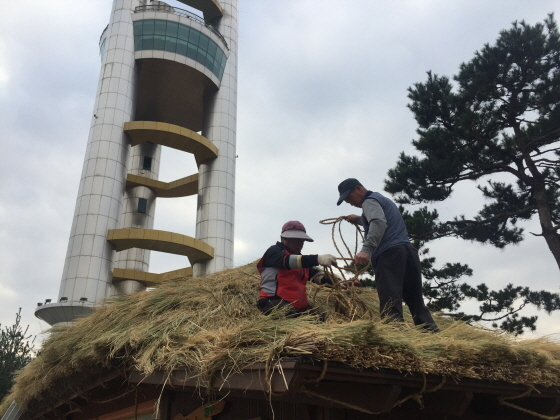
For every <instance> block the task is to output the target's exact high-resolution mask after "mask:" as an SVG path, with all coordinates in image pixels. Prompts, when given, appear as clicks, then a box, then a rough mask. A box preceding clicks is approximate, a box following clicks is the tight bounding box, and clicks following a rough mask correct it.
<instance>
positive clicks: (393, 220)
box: [337, 178, 439, 332]
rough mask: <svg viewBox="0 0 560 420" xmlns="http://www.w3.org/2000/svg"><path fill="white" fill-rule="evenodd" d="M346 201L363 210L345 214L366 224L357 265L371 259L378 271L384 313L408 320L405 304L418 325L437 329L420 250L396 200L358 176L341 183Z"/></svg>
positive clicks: (350, 219) (342, 195) (339, 189)
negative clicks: (425, 295) (426, 297)
mask: <svg viewBox="0 0 560 420" xmlns="http://www.w3.org/2000/svg"><path fill="white" fill-rule="evenodd" d="M338 192H339V194H340V197H339V199H338V202H337V205H340V203H342V202H343V201H345V202H346V203H348V204H350V205H352V206H354V207H358V208H361V209H362V215H361V216H358V215H357V214H351V215H348V216H345V217H344V218H345V220H347V221H348V222H350V223H353V224H358V223H360V224H361V225H362V226H363V227H364V231H365V240H364V243H363V246H362V249H361V251H360V252H358V253H357V254H356V256H355V257H354V263H355V264H356V265H362V266H363V265H366V264H367V263H369V262H370V261H371V265H372V266H373V268H374V270H375V280H376V282H377V293H378V295H379V304H380V308H381V315H382V316H384V317H387V318H389V319H390V320H392V321H401V322H402V321H404V318H403V308H402V303H403V300H404V302H405V303H406V304H407V305H408V308H409V309H410V313H411V314H412V318H413V319H414V324H416V325H422V326H423V327H424V328H426V329H429V330H431V331H434V332H438V331H439V329H438V327H437V325H436V323H435V322H434V320H433V318H432V316H431V315H430V312H429V311H428V308H426V305H425V304H424V299H423V297H422V272H421V267H420V258H419V256H418V251H417V250H416V248H414V246H412V244H411V243H410V240H409V239H408V233H407V231H406V226H405V224H404V220H403V218H402V215H401V213H400V211H399V209H398V207H397V206H396V205H395V203H394V202H393V201H391V200H390V199H388V198H386V197H384V196H383V195H381V194H379V193H377V192H372V191H369V190H367V189H366V188H364V186H363V185H362V184H361V183H360V182H359V181H358V180H357V179H355V178H348V179H346V180H344V181H342V182H341V183H340V184H339V186H338Z"/></svg>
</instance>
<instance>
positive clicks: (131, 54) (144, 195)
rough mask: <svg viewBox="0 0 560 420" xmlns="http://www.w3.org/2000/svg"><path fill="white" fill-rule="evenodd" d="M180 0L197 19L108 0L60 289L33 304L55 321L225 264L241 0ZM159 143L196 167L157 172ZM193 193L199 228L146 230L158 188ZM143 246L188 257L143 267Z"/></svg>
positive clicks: (167, 194)
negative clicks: (170, 176) (164, 267)
mask: <svg viewBox="0 0 560 420" xmlns="http://www.w3.org/2000/svg"><path fill="white" fill-rule="evenodd" d="M180 1H181V2H183V3H185V4H187V5H188V6H191V7H193V8H194V9H197V10H199V11H201V12H202V14H203V16H204V18H201V17H199V16H197V15H196V14H193V13H191V12H189V11H186V10H183V9H179V8H175V7H171V6H169V5H168V4H166V3H163V2H159V1H152V2H147V1H146V0H114V1H113V7H112V11H111V17H110V19H109V24H108V26H107V28H106V29H105V31H104V32H103V34H102V36H101V40H100V49H101V73H100V77H99V85H98V89H97V97H96V101H95V107H94V112H93V117H92V124H91V129H90V134H89V139H88V146H87V149H86V156H85V160H84V167H83V171H82V177H81V181H80V188H79V192H78V199H77V203H76V210H75V213H74V220H73V224H72V228H71V233H70V241H69V244H68V251H67V256H66V261H65V265H64V271H63V275H62V281H61V285H60V291H59V296H58V299H57V301H55V302H51V301H50V300H47V301H46V302H45V304H42V305H39V306H38V307H37V309H36V310H35V315H36V316H37V317H38V318H40V319H43V320H44V321H46V322H48V323H49V324H51V325H55V324H58V323H63V322H71V321H73V320H74V319H75V318H76V317H78V316H80V315H86V314H88V313H89V312H90V311H91V308H92V307H93V306H96V305H99V304H101V303H102V301H103V300H104V299H105V298H107V297H109V296H111V295H119V294H128V293H133V292H135V291H138V290H141V289H143V288H145V287H147V286H155V285H157V283H158V282H160V281H162V280H164V279H169V278H176V277H182V276H186V275H192V273H193V268H194V270H195V274H196V275H202V274H209V273H212V272H214V271H218V270H221V269H224V268H227V267H230V266H231V265H232V260H233V224H234V220H233V217H234V192H235V187H234V184H235V132H236V110H237V104H236V100H237V0H221V1H218V0H180ZM161 147H172V148H175V149H178V150H181V151H183V152H186V153H191V154H192V155H194V158H195V160H196V163H197V165H198V167H199V173H195V174H191V175H188V176H185V177H184V178H181V179H178V180H175V181H172V182H162V181H159V180H158V173H159V168H160V164H164V163H161V162H160V156H161ZM199 174H200V176H199ZM195 194H198V211H197V220H196V232H197V233H196V238H192V237H188V236H186V235H182V234H180V233H175V232H166V231H158V230H154V229H153V226H154V218H155V209H156V205H155V204H156V198H157V197H160V198H173V197H184V196H188V195H195ZM193 223H195V221H193ZM150 251H160V252H168V253H173V254H178V255H183V256H186V257H188V259H189V262H190V266H189V267H186V268H184V269H180V270H175V271H172V272H167V273H161V274H156V273H150V272H149V271H148V269H149V260H150Z"/></svg>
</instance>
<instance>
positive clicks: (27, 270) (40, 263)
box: [0, 0, 560, 340]
mask: <svg viewBox="0 0 560 420" xmlns="http://www.w3.org/2000/svg"><path fill="white" fill-rule="evenodd" d="M2 2H5V3H6V6H7V5H8V2H7V0H2ZM168 3H170V4H171V5H172V6H176V7H180V8H185V6H184V5H182V4H181V3H179V2H178V1H176V0H170V1H169V2H168ZM10 4H11V5H12V7H5V8H3V12H2V14H0V111H1V112H0V133H1V134H0V136H1V139H2V149H3V153H2V158H1V160H2V164H1V165H0V261H1V263H0V324H2V326H5V325H11V324H12V323H13V322H14V320H15V313H16V312H17V311H18V308H20V307H21V308H22V324H23V325H24V326H25V325H29V332H30V333H32V334H41V333H43V332H45V331H46V330H48V328H49V326H48V324H46V323H45V322H43V321H40V320H38V319H37V318H35V317H34V310H35V308H36V305H37V303H38V302H43V301H44V300H45V299H47V298H51V299H53V300H55V299H56V298H57V296H58V289H59V285H60V279H61V275H62V269H63V265H64V259H65V255H66V248H67V245H68V238H69V234H70V227H71V223H72V218H73V212H74V205H75V201H76V197H77V192H78V185H79V181H80V174H81V170H82V164H83V159H84V154H85V148H86V143H87V136H88V132H89V125H90V120H91V116H92V112H93V104H94V99H95V93H96V87H97V82H98V77H99V70H100V59H99V45H98V42H99V37H100V35H101V32H102V31H103V29H104V28H105V26H106V25H107V23H108V19H109V14H110V10H111V4H112V0H95V1H74V0H73V1H71V0H58V1H56V2H46V1H44V0H18V5H17V7H13V3H10ZM558 5H559V3H558V1H557V0H554V1H553V0H539V1H531V2H528V1H526V0H492V1H488V0H453V1H450V0H398V1H381V0H351V1H343V0H336V1H335V0H282V1H280V0H240V5H239V11H240V12H239V68H238V81H239V85H238V114H237V155H238V159H237V168H236V171H237V172H236V199H235V200H236V201H235V203H236V204H235V206H236V207H235V251H234V252H235V257H234V263H235V265H236V266H237V265H243V264H246V263H249V262H252V261H254V260H256V259H258V258H260V256H261V255H262V254H263V253H264V251H265V250H266V249H267V248H268V247H269V246H270V245H272V244H274V243H275V242H276V241H277V240H278V239H279V234H280V228H281V226H282V224H283V223H284V222H286V221H288V220H299V221H301V222H302V223H303V224H304V225H305V226H306V228H307V232H308V234H309V235H310V236H311V237H313V238H314V239H315V242H313V243H308V244H306V245H305V247H304V250H303V252H304V253H309V254H314V253H315V254H316V253H319V254H323V253H335V248H334V245H333V241H332V238H331V227H330V225H329V226H327V225H322V224H320V223H319V221H321V220H324V219H329V218H336V217H338V216H341V215H345V214H350V213H355V212H356V211H355V210H356V209H354V208H352V207H350V206H349V205H347V204H342V205H341V206H340V207H337V206H336V201H337V198H338V192H337V185H338V184H339V183H340V182H341V181H342V180H343V179H345V178H348V177H354V178H358V179H359V180H360V181H361V182H362V183H363V184H364V185H365V186H366V187H367V188H369V189H371V190H377V191H382V189H383V181H384V180H385V179H386V177H387V171H388V170H389V169H391V168H392V167H394V166H395V164H396V162H397V159H398V156H399V153H400V152H401V151H405V152H406V153H408V154H414V153H415V151H414V148H413V147H412V145H411V141H412V140H413V139H414V138H415V137H416V132H415V130H416V128H417V126H416V122H415V120H414V118H413V115H412V113H411V112H410V110H409V109H408V108H407V104H408V103H409V99H408V98H407V88H408V87H410V86H412V85H413V84H414V83H417V82H423V81H425V79H426V72H427V71H429V70H431V71H433V72H434V73H437V74H440V75H446V76H448V77H451V76H452V75H454V74H456V73H457V71H458V68H459V65H460V64H461V63H463V62H466V61H469V60H470V59H471V58H472V57H473V55H474V53H475V51H477V50H479V49H481V48H482V47H483V45H484V44H485V43H493V42H494V41H495V40H496V39H497V37H498V35H499V32H500V30H502V29H507V28H509V27H510V26H511V23H512V22H513V21H515V20H525V21H527V22H528V23H531V24H534V23H536V22H542V21H543V20H544V19H545V17H546V16H547V14H548V13H550V12H554V11H555V10H556V9H557V8H558ZM195 172H196V165H195V162H194V158H193V157H192V156H190V155H188V154H184V153H181V152H176V151H173V150H169V149H164V151H163V154H162V170H161V172H160V179H161V180H163V181H166V182H169V181H172V180H175V179H178V178H182V177H185V176H187V175H191V174H193V173H195ZM476 185H477V184H476V183H475V182H472V183H468V184H465V185H461V186H459V187H458V188H456V189H455V191H454V193H453V194H452V196H451V199H450V200H448V201H445V202H443V203H439V204H438V205H436V206H432V207H431V208H437V209H438V211H439V212H440V215H441V218H442V219H448V218H452V217H453V216H455V215H458V214H464V215H465V216H467V217H471V216H473V215H475V214H476V213H477V210H478V209H479V208H480V207H481V206H482V204H483V199H482V197H481V195H480V193H479V192H478V191H477V190H476ZM195 219H196V197H186V198H180V199H159V201H158V203H157V209H156V217H155V226H154V228H155V229H160V230H169V231H174V232H178V233H182V234H186V235H190V236H194V234H195ZM523 227H524V228H525V229H526V232H527V234H526V235H525V238H526V239H525V241H523V242H522V243H521V244H520V245H518V246H510V247H506V248H505V249H503V250H499V249H496V248H493V247H491V246H489V245H481V244H478V243H470V242H466V241H462V240H458V239H452V238H447V239H442V240H440V241H438V242H435V243H433V244H430V251H431V255H432V256H435V257H436V259H437V261H438V262H439V263H440V264H443V263H445V262H461V263H463V264H468V265H469V266H470V267H471V268H472V269H473V271H474V274H473V276H472V278H469V279H465V280H466V281H468V282H469V283H470V284H473V285H475V284H480V283H486V284H487V285H489V286H490V287H491V288H493V289H497V288H500V287H504V286H505V285H506V284H508V283H513V284H514V285H521V286H530V287H532V288H533V289H534V290H548V291H551V292H560V290H559V289H560V288H559V284H560V282H559V273H558V268H557V266H556V264H555V262H554V259H553V257H552V255H551V254H550V252H549V250H548V248H547V246H546V243H545V242H544V240H543V239H542V238H537V237H534V236H533V235H530V234H529V232H535V233H538V232H539V225H538V222H537V221H536V220H534V221H531V222H528V223H525V224H524V225H523ZM344 232H345V233H344V235H345V239H346V240H347V241H348V242H350V243H351V244H353V241H354V236H353V233H352V231H351V230H348V229H345V230H344ZM339 243H340V241H339ZM188 265H189V264H188V260H187V258H186V257H181V256H175V255H166V254H161V253H156V252H152V257H151V266H150V271H151V272H154V273H161V272H165V271H170V270H174V269H178V268H182V267H186V266H188ZM469 307H473V308H474V307H475V306H472V304H471V306H467V308H469ZM525 314H526V315H532V314H535V315H538V316H539V321H538V323H537V326H538V330H537V333H534V334H529V337H536V336H540V335H550V334H553V337H554V338H555V339H558V340H560V335H555V334H560V322H559V321H560V313H555V314H553V315H551V316H549V315H547V314H546V313H544V312H542V311H535V310H530V311H527V312H525ZM39 340H40V338H39Z"/></svg>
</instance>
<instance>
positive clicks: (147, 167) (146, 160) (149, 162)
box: [142, 156, 152, 171]
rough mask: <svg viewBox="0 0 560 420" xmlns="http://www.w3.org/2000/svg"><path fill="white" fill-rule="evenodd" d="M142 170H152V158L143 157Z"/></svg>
mask: <svg viewBox="0 0 560 420" xmlns="http://www.w3.org/2000/svg"><path fill="white" fill-rule="evenodd" d="M142 169H144V170H146V171H151V170H152V158H151V157H149V156H144V162H143V163H142Z"/></svg>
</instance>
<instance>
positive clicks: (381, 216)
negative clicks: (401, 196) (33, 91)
mask: <svg viewBox="0 0 560 420" xmlns="http://www.w3.org/2000/svg"><path fill="white" fill-rule="evenodd" d="M362 210H363V212H364V217H365V218H366V220H367V221H368V224H369V229H368V235H367V237H366V239H365V240H364V243H363V245H362V251H361V252H365V253H367V254H371V252H372V251H373V250H374V249H375V248H377V247H378V246H379V243H380V242H381V238H383V234H384V233H385V229H387V219H386V218H385V213H384V212H383V209H382V208H381V205H380V204H379V202H378V201H377V200H364V203H363V204H362Z"/></svg>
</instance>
